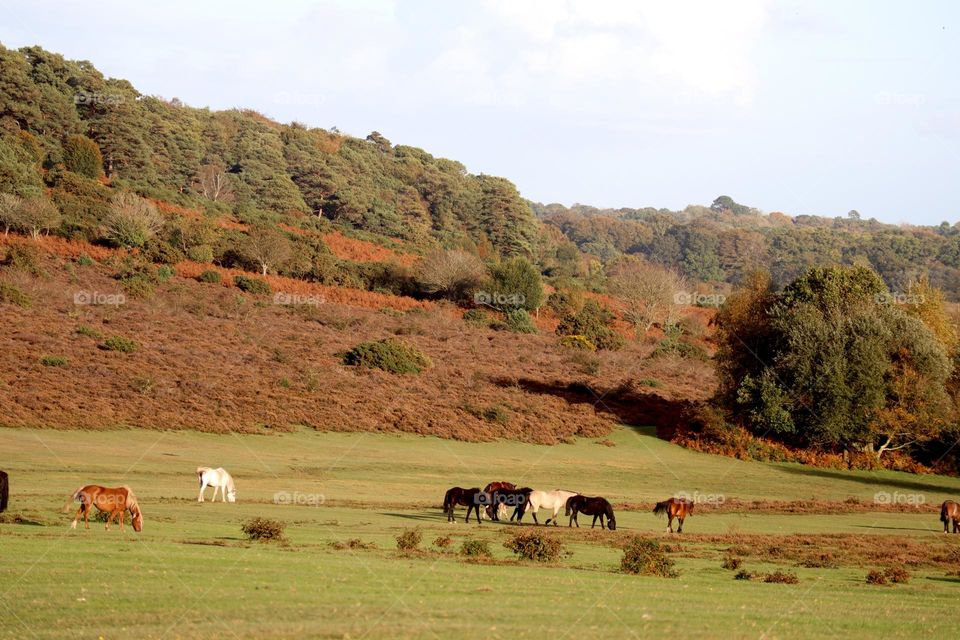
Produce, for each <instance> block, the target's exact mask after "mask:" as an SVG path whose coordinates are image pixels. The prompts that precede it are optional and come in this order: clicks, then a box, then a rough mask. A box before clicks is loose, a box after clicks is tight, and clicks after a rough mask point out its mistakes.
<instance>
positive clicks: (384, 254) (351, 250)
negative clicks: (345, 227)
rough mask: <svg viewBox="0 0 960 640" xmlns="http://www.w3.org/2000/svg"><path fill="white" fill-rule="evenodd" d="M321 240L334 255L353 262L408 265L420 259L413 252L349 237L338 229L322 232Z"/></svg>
mask: <svg viewBox="0 0 960 640" xmlns="http://www.w3.org/2000/svg"><path fill="white" fill-rule="evenodd" d="M323 241H324V243H325V244H326V245H327V247H329V248H330V251H332V252H333V254H334V255H335V256H337V257H338V258H340V259H341V260H351V261H353V262H396V263H398V264H402V265H404V266H410V265H412V264H414V263H415V262H416V261H417V260H419V259H420V256H418V255H416V254H413V253H399V252H397V251H394V250H392V249H388V248H387V247H382V246H380V245H378V244H375V243H373V242H368V241H366V240H358V239H357V238H349V237H347V236H345V235H343V234H342V233H340V232H339V231H333V232H331V233H327V234H324V236H323Z"/></svg>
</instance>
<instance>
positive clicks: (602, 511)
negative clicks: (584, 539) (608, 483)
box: [566, 495, 617, 531]
mask: <svg viewBox="0 0 960 640" xmlns="http://www.w3.org/2000/svg"><path fill="white" fill-rule="evenodd" d="M566 513H567V515H568V516H570V522H568V523H567V526H568V527H571V526H573V525H574V524H576V525H577V528H578V529H579V528H580V523H579V522H577V514H578V513H585V514H587V515H588V516H593V524H591V525H590V528H591V529H593V528H594V527H595V526H597V518H599V519H600V528H601V529H603V519H604V518H606V519H607V526H608V527H610V531H616V530H617V519H616V517H615V516H614V515H613V506H611V504H610V502H609V501H608V500H607V499H606V498H601V497H595V498H591V497H588V496H581V495H575V496H573V497H572V498H569V499H568V500H567V510H566Z"/></svg>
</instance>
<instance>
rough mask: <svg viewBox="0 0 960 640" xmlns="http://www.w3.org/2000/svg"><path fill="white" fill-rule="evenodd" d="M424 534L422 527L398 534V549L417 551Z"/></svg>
mask: <svg viewBox="0 0 960 640" xmlns="http://www.w3.org/2000/svg"><path fill="white" fill-rule="evenodd" d="M422 539H423V534H422V533H420V529H407V530H406V531H404V532H403V533H401V534H400V535H398V536H397V549H400V551H416V550H417V548H419V546H420V541H421V540H422Z"/></svg>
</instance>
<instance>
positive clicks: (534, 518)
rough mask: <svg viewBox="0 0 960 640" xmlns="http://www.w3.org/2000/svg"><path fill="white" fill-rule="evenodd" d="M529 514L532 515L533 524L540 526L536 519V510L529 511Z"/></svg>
mask: <svg viewBox="0 0 960 640" xmlns="http://www.w3.org/2000/svg"><path fill="white" fill-rule="evenodd" d="M530 515H532V516H533V524H535V525H537V526H540V521H539V520H537V512H536V511H531V512H530Z"/></svg>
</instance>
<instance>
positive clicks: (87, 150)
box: [63, 135, 103, 180]
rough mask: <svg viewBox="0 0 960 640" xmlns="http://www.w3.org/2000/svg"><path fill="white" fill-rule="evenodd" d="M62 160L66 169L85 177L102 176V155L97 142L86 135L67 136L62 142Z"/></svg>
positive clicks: (94, 178) (94, 177)
mask: <svg viewBox="0 0 960 640" xmlns="http://www.w3.org/2000/svg"><path fill="white" fill-rule="evenodd" d="M63 162H64V165H66V167H67V169H68V170H70V171H73V172H74V173H79V174H80V175H82V176H84V177H85V178H90V179H91V180H97V179H99V178H100V177H102V176H103V156H102V155H101V154H100V147H98V146H97V143H96V142H94V141H93V140H91V139H90V138H88V137H86V136H80V135H73V136H68V137H67V141H66V142H65V143H64V144H63Z"/></svg>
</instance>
